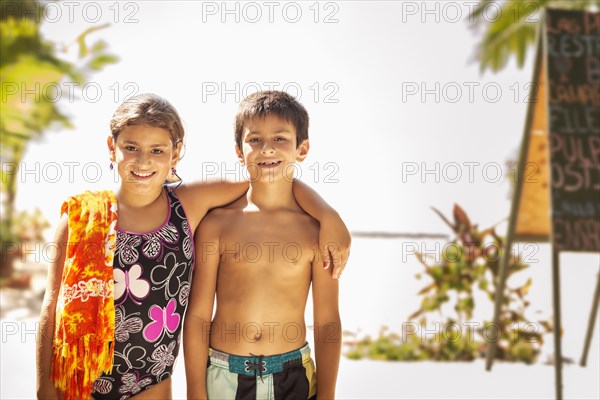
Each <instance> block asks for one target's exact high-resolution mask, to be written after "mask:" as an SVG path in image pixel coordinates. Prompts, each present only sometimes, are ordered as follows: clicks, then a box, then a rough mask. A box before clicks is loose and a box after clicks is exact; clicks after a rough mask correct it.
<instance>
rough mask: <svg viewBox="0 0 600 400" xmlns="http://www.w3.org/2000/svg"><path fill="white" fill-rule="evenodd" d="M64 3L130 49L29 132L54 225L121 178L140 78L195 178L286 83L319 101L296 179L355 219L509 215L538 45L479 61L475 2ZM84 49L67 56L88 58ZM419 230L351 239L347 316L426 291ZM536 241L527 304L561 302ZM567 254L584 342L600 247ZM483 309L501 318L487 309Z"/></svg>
mask: <svg viewBox="0 0 600 400" xmlns="http://www.w3.org/2000/svg"><path fill="white" fill-rule="evenodd" d="M58 4H59V5H58V6H56V7H58V8H57V9H52V10H48V12H49V13H51V12H52V13H54V14H49V16H47V20H46V21H45V23H44V25H43V33H44V34H45V35H46V36H47V37H48V38H49V39H52V40H55V41H57V42H59V43H64V44H69V43H71V42H73V40H74V39H75V37H76V36H77V35H78V34H79V33H81V32H82V31H84V30H85V29H87V28H90V27H94V26H99V25H101V24H103V23H110V26H109V27H108V28H106V29H103V30H101V31H98V32H95V33H94V34H92V35H90V37H89V41H90V43H92V42H93V41H94V40H97V39H103V40H105V41H106V42H107V43H108V45H109V46H108V51H109V52H110V53H112V54H115V55H117V56H118V57H119V58H120V61H119V62H118V63H117V64H115V65H111V66H107V67H106V68H105V69H104V70H103V71H101V72H98V73H96V74H94V75H93V76H92V77H91V79H90V81H91V83H90V84H89V86H88V87H87V88H86V90H83V91H81V90H75V93H76V100H74V101H70V100H69V99H68V96H67V94H66V92H65V93H64V95H63V98H62V99H61V103H60V105H61V109H62V110H64V111H65V112H66V113H68V114H69V115H70V116H72V121H73V123H74V124H75V129H73V130H63V131H58V132H49V133H47V134H46V135H44V136H43V138H42V139H41V140H39V141H37V142H34V143H31V144H30V145H29V148H28V150H27V153H26V155H25V158H24V160H23V164H22V166H21V171H22V173H21V176H20V179H19V183H18V196H17V207H18V209H20V210H24V209H34V208H36V207H37V208H40V209H41V210H42V211H43V213H44V215H45V216H46V217H47V218H48V219H49V220H50V222H51V224H52V225H55V224H56V222H57V221H58V218H59V210H60V205H61V202H62V201H63V200H64V199H65V198H66V197H67V196H69V195H71V194H74V193H78V192H81V191H83V190H87V189H100V188H106V187H116V183H115V177H114V174H112V173H111V172H110V171H109V168H108V167H109V159H108V150H107V148H106V138H107V136H108V134H109V129H108V127H109V122H110V118H111V116H112V114H113V112H114V110H115V109H116V108H117V106H118V105H119V104H120V103H121V102H122V101H123V100H125V98H126V96H127V95H129V94H133V93H143V92H154V93H157V94H159V95H161V96H163V97H165V98H167V99H168V100H169V101H171V102H172V103H173V105H174V106H175V107H176V108H177V109H178V111H179V113H180V115H181V116H182V118H183V120H184V123H185V126H186V132H187V133H186V139H185V144H186V152H185V156H184V157H183V159H182V160H181V162H180V164H179V166H178V168H177V169H178V174H179V175H180V176H181V177H182V178H183V179H184V180H196V179H203V178H205V177H209V176H212V177H215V176H224V175H225V174H227V176H228V177H229V178H234V177H235V176H236V174H237V176H241V173H240V172H239V171H240V169H239V167H238V166H237V164H236V157H235V152H234V147H233V117H234V115H235V112H236V109H237V104H238V103H239V101H240V100H241V99H242V98H243V97H244V96H245V95H247V94H250V93H252V92H253V91H255V90H257V89H258V88H260V89H269V88H274V89H285V90H287V91H288V92H289V93H291V94H293V95H296V96H297V97H298V99H299V100H300V101H301V102H302V103H303V104H304V106H305V107H306V108H307V110H308V112H309V115H310V129H309V137H310V142H311V148H310V152H309V155H308V157H307V159H306V160H305V161H304V163H303V164H301V168H300V171H301V174H302V176H301V177H300V178H301V179H302V180H303V181H305V182H306V183H308V184H309V185H310V186H312V187H313V188H315V189H316V190H317V191H318V192H319V193H320V194H321V195H322V196H323V197H324V198H325V199H326V200H327V201H328V202H329V203H330V204H332V205H333V206H334V207H335V208H336V209H337V210H338V211H339V213H340V214H341V216H342V217H343V218H344V220H345V221H346V223H347V225H348V227H349V228H350V230H351V231H353V232H363V231H384V232H405V233H415V232H422V233H442V234H449V233H450V232H449V230H448V229H447V227H446V226H445V225H444V223H443V222H442V221H441V220H440V218H439V217H438V216H437V215H436V214H435V213H434V212H433V211H432V210H431V207H435V208H437V209H439V210H441V211H442V212H443V213H444V214H446V215H449V214H450V213H451V210H452V207H453V205H454V204H455V203H457V204H460V205H461V207H463V208H464V209H465V210H466V212H467V213H468V215H469V216H470V218H471V221H473V222H475V223H478V224H479V226H480V227H487V226H490V225H493V224H496V223H498V222H501V221H503V220H504V219H506V218H507V217H508V214H509V210H510V198H509V189H510V185H509V181H508V178H507V175H508V172H509V171H508V169H507V167H506V162H507V161H508V160H514V159H515V158H516V154H517V150H518V148H519V144H520V141H521V137H522V134H523V126H524V118H525V115H526V111H527V106H528V103H527V93H528V92H527V90H528V85H529V84H530V82H531V75H532V68H533V57H532V54H533V52H532V51H529V52H528V55H527V58H526V62H525V65H524V66H523V68H518V67H517V66H516V63H515V60H514V58H513V59H511V61H510V62H509V64H508V65H507V66H506V68H504V69H503V70H502V71H501V72H499V73H496V74H494V73H491V72H486V73H483V74H482V73H481V72H480V70H479V65H478V63H476V62H472V61H469V60H470V59H471V58H472V54H473V52H474V51H475V49H476V46H477V43H478V40H479V36H477V34H476V32H475V31H474V30H473V29H471V28H472V24H470V23H469V22H468V20H467V15H468V11H469V8H470V7H473V6H474V5H476V4H478V1H458V2H453V1H450V2H420V1H418V2H413V1H405V2H401V1H368V2H367V1H335V2H326V1H324V2H318V3H317V2H312V1H309V2H285V1H276V2H250V3H244V2H227V3H223V2H195V1H180V2H177V1H172V2H166V1H144V2H141V1H138V2H120V3H116V2H96V3H94V2H91V4H96V5H98V7H99V8H97V7H96V6H95V5H89V4H90V3H89V2H88V3H79V2H75V5H74V8H72V9H71V11H72V14H71V15H69V9H68V8H67V7H66V6H65V5H64V4H63V5H60V4H61V3H58ZM86 7H87V8H86ZM97 10H100V11H99V13H96V11H97ZM494 12H495V10H494V9H492V8H490V9H489V10H488V14H487V16H488V18H489V19H493V18H495V14H494ZM71 16H72V18H70V17H71ZM537 19H539V15H537V16H534V17H533V18H532V20H533V21H535V20H537ZM75 50H76V49H75V48H72V49H71V51H70V52H69V53H67V54H65V57H67V58H71V59H75V53H76V51H75ZM23 171H29V172H26V173H25V174H24V173H23ZM214 171H216V174H217V175H214ZM236 171H238V172H236ZM498 230H499V232H500V233H501V234H503V233H504V232H505V231H506V224H505V223H503V224H501V225H499V227H498ZM47 235H48V237H49V238H51V237H52V229H51V230H48V232H47ZM406 242H407V241H406V240H405V241H393V240H388V241H385V240H370V239H360V238H355V239H354V241H353V249H352V255H351V258H350V261H349V263H348V268H347V272H345V276H344V278H343V279H342V288H341V294H340V304H341V307H342V320H343V321H344V326H345V328H347V329H348V330H358V329H360V330H361V331H362V332H370V333H373V332H377V331H378V329H379V327H380V326H381V325H384V324H387V325H389V326H392V327H394V326H396V327H397V326H399V324H401V323H402V321H405V320H406V317H407V316H408V315H409V314H410V313H412V312H413V311H414V310H415V309H416V307H418V304H419V301H420V300H419V298H418V297H417V296H416V293H417V292H418V290H419V289H420V288H421V287H423V286H425V282H424V281H418V280H416V279H415V278H414V275H415V274H416V273H418V272H419V271H420V270H421V269H420V267H419V264H418V263H417V262H416V261H415V259H414V257H413V256H407V254H406V252H405V251H404V250H403V247H402V246H403V243H404V244H406ZM417 245H418V246H423V247H427V246H433V244H432V243H431V242H418V243H417ZM429 248H430V247H429ZM534 256H535V257H534V261H533V262H532V263H531V268H530V271H529V272H527V273H524V274H523V276H522V277H520V278H518V280H519V281H521V282H524V281H525V280H526V279H527V278H528V277H530V276H531V277H534V286H533V287H532V289H531V292H530V296H531V301H532V307H531V309H532V310H540V314H536V315H539V316H540V318H551V315H552V307H551V304H552V303H551V274H550V249H549V246H547V245H540V246H537V247H536V252H535V254H534ZM561 260H562V262H563V267H562V271H563V286H564V292H563V310H564V314H563V318H564V325H565V326H566V333H565V338H564V340H565V343H566V344H565V352H566V353H568V354H569V355H570V356H571V357H573V358H577V357H578V355H579V352H580V350H581V346H582V341H583V334H582V332H583V330H584V326H585V324H586V323H587V317H588V312H589V311H588V307H589V305H590V303H591V296H592V293H593V286H594V283H595V277H596V273H597V271H598V264H599V258H598V256H597V255H589V254H588V255H572V254H566V255H563V257H562V259H561ZM567 268H568V269H567ZM309 305H310V303H309ZM478 312H479V314H478V315H477V316H478V317H480V318H481V319H486V318H487V319H489V318H490V317H491V314H490V313H491V309H490V308H489V307H488V308H486V306H482V307H481V308H480V309H479V311H478ZM532 312H533V311H532ZM536 318H537V316H536ZM596 329H598V324H597V328H596ZM549 343H551V341H550V342H549ZM594 343H595V344H594V345H593V347H592V350H591V353H590V354H598V352H599V349H598V340H597V337H596V340H595V342H594ZM545 349H546V350H545V355H547V354H550V353H551V352H552V349H551V347H550V346H546V347H545ZM594 366H595V367H594V368H598V365H597V362H596V364H594ZM592 389H593V388H592ZM593 390H596V389H593ZM594 393H596V392H594Z"/></svg>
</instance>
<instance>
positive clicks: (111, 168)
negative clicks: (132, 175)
mask: <svg viewBox="0 0 600 400" xmlns="http://www.w3.org/2000/svg"><path fill="white" fill-rule="evenodd" d="M108 169H110V170H111V171H112V170H113V169H115V166H114V165H113V163H110V165H109V166H108Z"/></svg>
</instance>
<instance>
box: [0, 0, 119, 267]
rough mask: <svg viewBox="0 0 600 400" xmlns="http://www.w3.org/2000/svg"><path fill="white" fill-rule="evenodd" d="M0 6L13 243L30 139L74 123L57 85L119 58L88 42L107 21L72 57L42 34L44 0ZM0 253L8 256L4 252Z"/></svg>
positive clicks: (6, 235)
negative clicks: (19, 186)
mask: <svg viewBox="0 0 600 400" xmlns="http://www.w3.org/2000/svg"><path fill="white" fill-rule="evenodd" d="M0 12H1V14H0V97H1V99H2V107H1V108H0V148H1V152H0V155H1V158H2V168H1V171H0V174H1V175H0V178H1V182H2V184H1V186H0V189H1V192H2V201H3V204H2V216H1V219H0V238H1V240H2V243H6V242H13V243H14V241H15V240H16V237H15V235H14V229H13V225H14V223H15V221H16V219H17V216H15V215H14V213H15V210H14V199H15V194H16V190H17V186H16V176H17V172H18V168H19V165H20V162H21V160H22V158H23V154H24V153H25V150H26V148H27V144H28V143H29V141H30V140H32V139H36V138H39V137H41V136H42V135H43V134H44V133H45V132H46V131H47V130H48V129H50V128H72V127H73V126H72V124H71V122H70V119H69V117H68V116H67V115H66V114H65V113H64V112H63V111H61V110H60V109H59V103H60V98H59V96H57V95H56V92H55V90H56V88H57V87H58V86H59V84H60V83H62V82H65V81H70V82H76V83H78V84H84V83H85V82H86V81H87V79H88V77H89V75H90V74H91V73H93V72H96V71H99V70H101V69H102V68H103V67H104V66H106V65H108V64H112V63H115V62H116V61H117V58H116V57H114V56H113V55H110V54H108V53H106V43H105V42H103V41H97V42H95V43H94V44H92V45H91V46H88V44H87V40H88V36H89V35H90V34H92V33H93V32H95V31H97V30H100V29H104V28H106V26H107V25H102V26H98V27H93V28H90V29H88V30H86V31H85V32H83V33H81V34H80V35H79V36H77V38H76V39H75V41H74V44H75V45H77V46H78V48H79V56H80V57H79V60H78V61H77V62H76V63H72V62H68V61H65V60H63V59H62V58H61V57H60V55H61V54H64V53H66V52H67V51H68V49H69V47H68V46H64V45H60V44H58V43H55V42H52V41H50V40H47V39H45V38H44V37H43V35H42V34H41V31H40V24H41V23H42V22H43V20H44V19H43V18H41V15H42V13H43V9H42V6H41V5H40V2H37V1H33V0H23V1H20V2H17V1H14V0H13V1H6V0H2V1H0ZM25 91H27V95H25V93H24V92H25ZM4 248H5V246H2V249H4ZM0 251H2V250H0ZM0 256H2V260H5V259H6V258H5V257H4V254H0ZM6 269H10V265H5V263H4V262H2V263H1V265H0V274H2V275H6V274H7V273H8V272H7V271H5V270H6Z"/></svg>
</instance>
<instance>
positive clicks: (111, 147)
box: [106, 135, 117, 162]
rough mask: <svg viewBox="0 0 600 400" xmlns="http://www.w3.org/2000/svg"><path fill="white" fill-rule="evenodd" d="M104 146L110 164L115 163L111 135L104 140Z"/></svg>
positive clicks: (113, 143) (115, 158)
mask: <svg viewBox="0 0 600 400" xmlns="http://www.w3.org/2000/svg"><path fill="white" fill-rule="evenodd" d="M106 144H107V145H108V154H109V157H110V162H115V161H117V156H116V155H115V140H114V139H113V137H112V135H109V136H108V139H106Z"/></svg>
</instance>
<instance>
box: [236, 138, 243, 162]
mask: <svg viewBox="0 0 600 400" xmlns="http://www.w3.org/2000/svg"><path fill="white" fill-rule="evenodd" d="M235 154H237V157H238V160H239V161H240V164H242V165H244V153H243V152H242V150H240V146H238V145H237V143H236V144H235Z"/></svg>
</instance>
